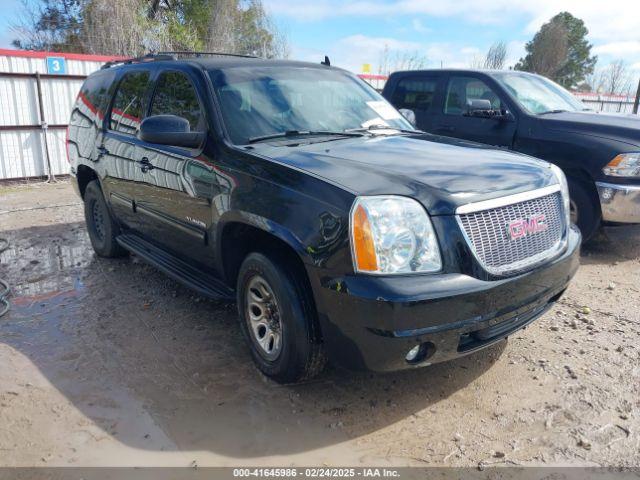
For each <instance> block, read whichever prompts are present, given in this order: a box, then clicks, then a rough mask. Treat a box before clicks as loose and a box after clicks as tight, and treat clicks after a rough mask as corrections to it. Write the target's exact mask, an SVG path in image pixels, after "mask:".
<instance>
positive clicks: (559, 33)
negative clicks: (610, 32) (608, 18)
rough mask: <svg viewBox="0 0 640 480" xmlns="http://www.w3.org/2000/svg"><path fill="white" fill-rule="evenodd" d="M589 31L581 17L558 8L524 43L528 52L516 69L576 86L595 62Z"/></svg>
mask: <svg viewBox="0 0 640 480" xmlns="http://www.w3.org/2000/svg"><path fill="white" fill-rule="evenodd" d="M588 33H589V31H588V30H587V27H585V25H584V22H583V21H582V20H580V19H579V18H576V17H574V16H573V15H571V14H570V13H569V12H561V13H559V14H557V15H556V16H555V17H553V18H552V19H551V20H549V22H547V23H545V24H544V25H542V27H540V30H539V31H538V33H536V34H535V36H534V37H533V40H531V41H530V42H528V43H527V45H526V46H525V49H526V51H527V55H526V56H525V57H524V58H521V59H520V61H519V62H518V63H517V64H516V66H515V69H516V70H523V71H526V72H534V73H539V74H541V75H545V76H547V77H549V78H551V79H552V80H554V81H556V82H558V83H559V84H560V85H562V86H564V87H566V88H572V87H575V86H577V85H578V84H580V83H582V82H583V81H584V80H585V78H586V77H587V76H588V75H590V74H591V73H592V72H593V69H594V66H595V64H596V62H597V57H596V56H591V44H590V43H589V41H588V40H587V34H588Z"/></svg>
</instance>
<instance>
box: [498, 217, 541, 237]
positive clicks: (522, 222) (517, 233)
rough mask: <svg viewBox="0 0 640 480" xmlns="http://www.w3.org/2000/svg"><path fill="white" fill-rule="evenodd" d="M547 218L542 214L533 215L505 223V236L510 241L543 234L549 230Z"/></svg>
mask: <svg viewBox="0 0 640 480" xmlns="http://www.w3.org/2000/svg"><path fill="white" fill-rule="evenodd" d="M546 221H547V216H546V215H545V214H544V213H539V214H536V215H533V216H531V217H529V218H526V219H525V218H519V219H517V220H512V221H511V222H509V223H507V235H508V236H509V238H510V239H511V240H517V239H518V238H524V237H526V236H527V235H533V234H534V233H540V232H544V231H545V230H547V229H548V228H549V225H547V223H546Z"/></svg>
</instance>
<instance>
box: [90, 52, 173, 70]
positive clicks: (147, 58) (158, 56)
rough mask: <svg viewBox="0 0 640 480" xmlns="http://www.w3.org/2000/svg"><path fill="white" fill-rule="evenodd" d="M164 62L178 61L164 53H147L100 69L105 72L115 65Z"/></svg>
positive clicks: (113, 62)
mask: <svg viewBox="0 0 640 480" xmlns="http://www.w3.org/2000/svg"><path fill="white" fill-rule="evenodd" d="M162 60H176V57H175V56H173V55H168V54H164V53H147V54H146V55H142V56H141V57H132V58H123V59H122V60H112V61H110V62H107V63H105V64H104V65H102V67H100V69H101V70H104V69H105V68H111V67H113V66H115V65H130V64H132V63H145V62H159V61H162Z"/></svg>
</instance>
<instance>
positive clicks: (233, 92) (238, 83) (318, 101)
mask: <svg viewBox="0 0 640 480" xmlns="http://www.w3.org/2000/svg"><path fill="white" fill-rule="evenodd" d="M210 76H211V79H212V81H213V85H214V88H215V91H216V95H217V97H218V99H219V101H220V107H221V110H222V117H223V120H224V123H225V126H226V128H227V132H228V133H229V136H230V137H231V141H232V142H233V143H234V144H237V145H245V144H247V143H249V141H250V139H252V141H255V139H261V138H262V137H265V138H264V139H265V140H267V139H268V138H266V137H267V136H274V135H277V134H283V133H287V132H331V133H332V134H333V135H334V137H333V138H335V134H336V133H341V132H345V131H348V130H352V131H353V129H360V128H365V129H366V128H367V127H372V128H375V127H377V126H385V125H386V126H388V127H391V128H392V129H401V130H413V127H412V126H411V124H410V123H409V122H408V121H407V120H405V119H404V118H403V117H402V116H401V115H400V113H398V111H397V110H396V109H395V108H394V107H393V106H391V104H389V103H388V102H387V101H386V100H385V99H384V98H383V97H382V96H380V95H379V94H378V93H377V92H376V91H375V90H373V89H372V88H370V87H369V86H368V85H366V84H365V83H364V82H363V81H362V80H360V79H358V78H356V77H354V76H353V75H350V74H348V73H346V72H342V71H340V70H336V69H330V68H327V69H324V68H323V69H320V68H305V67H282V66H277V67H275V66H274V67H251V68H245V67H234V68H228V69H225V70H220V71H213V72H211V73H210ZM374 126H375V127H374ZM388 131H389V130H387V132H388ZM347 135H348V132H347ZM352 135H353V134H352ZM291 136H293V135H287V136H283V138H288V139H289V140H290V138H289V137H291ZM345 137H346V136H345Z"/></svg>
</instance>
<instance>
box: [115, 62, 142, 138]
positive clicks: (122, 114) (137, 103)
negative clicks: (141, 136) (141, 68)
mask: <svg viewBox="0 0 640 480" xmlns="http://www.w3.org/2000/svg"><path fill="white" fill-rule="evenodd" d="M148 86H149V72H130V73H126V74H125V75H124V77H123V78H122V81H121V82H120V85H118V90H117V91H116V96H115V99H114V101H113V108H112V109H111V120H110V122H109V128H111V130H116V131H118V132H122V133H128V134H131V135H135V134H136V133H137V132H138V129H139V128H140V122H142V117H143V116H144V96H145V93H146V91H147V87H148Z"/></svg>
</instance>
